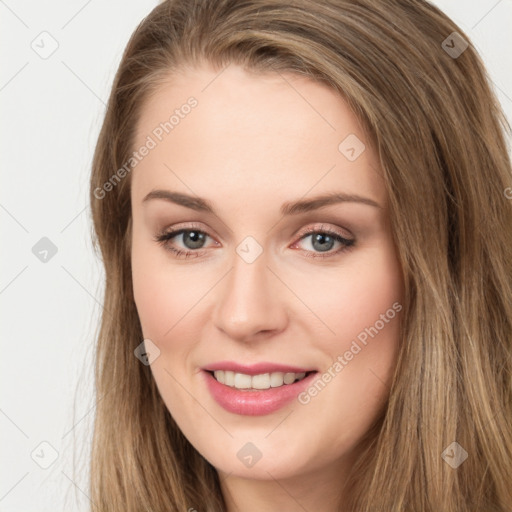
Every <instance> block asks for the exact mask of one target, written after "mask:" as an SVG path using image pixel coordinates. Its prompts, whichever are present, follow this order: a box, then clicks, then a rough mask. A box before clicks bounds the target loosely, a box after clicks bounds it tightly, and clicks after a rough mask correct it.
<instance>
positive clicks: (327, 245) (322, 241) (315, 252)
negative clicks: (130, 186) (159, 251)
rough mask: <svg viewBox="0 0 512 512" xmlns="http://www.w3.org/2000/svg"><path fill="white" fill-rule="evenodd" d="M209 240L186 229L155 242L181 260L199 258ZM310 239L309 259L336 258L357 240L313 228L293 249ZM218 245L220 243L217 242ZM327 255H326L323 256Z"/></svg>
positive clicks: (172, 231)
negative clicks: (177, 243)
mask: <svg viewBox="0 0 512 512" xmlns="http://www.w3.org/2000/svg"><path fill="white" fill-rule="evenodd" d="M180 238H181V244H182V246H184V247H182V248H180V247H176V246H175V243H171V241H172V240H173V239H178V240H179V239H180ZM208 238H211V237H210V235H208V233H206V232H205V231H202V230H200V229H197V228H194V227H186V228H180V229H175V230H171V231H165V232H163V233H160V234H159V235H157V236H156V237H155V238H154V240H155V241H156V242H158V243H160V244H162V245H163V246H164V248H165V249H166V250H168V251H170V252H172V253H173V254H174V255H175V256H176V257H179V258H197V257H199V256H202V255H203V254H204V252H205V251H204V250H203V251H201V249H204V244H205V242H206V240H207V239H208ZM308 238H310V239H311V241H310V243H309V245H310V247H311V248H312V250H311V249H303V251H304V253H305V256H306V257H308V258H328V257H332V256H335V255H336V254H339V253H341V252H343V251H346V250H348V249H349V248H351V247H353V246H354V243H355V239H352V238H345V237H344V236H343V235H342V234H341V233H338V232H337V231H334V230H332V229H328V228H327V229H326V228H324V227H323V226H313V227H310V228H308V229H307V230H306V231H305V232H303V233H302V235H301V237H300V239H299V240H298V241H297V242H295V243H294V244H293V245H292V247H291V248H293V249H295V248H299V249H300V247H298V245H299V243H300V242H301V241H303V240H306V239H308ZM215 243H216V244H218V242H215ZM336 244H338V245H339V247H338V249H337V250H335V251H332V249H333V247H334V246H335V245H336ZM323 253H325V254H323Z"/></svg>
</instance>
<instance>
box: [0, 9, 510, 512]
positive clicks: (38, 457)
mask: <svg viewBox="0 0 512 512" xmlns="http://www.w3.org/2000/svg"><path fill="white" fill-rule="evenodd" d="M157 3H158V2H157V0H139V1H137V2H131V3H130V2H127V1H126V0H124V1H122V0H108V1H105V0H104V1H100V0H88V1H87V0H73V1H69V0H68V1H66V2H65V1H63V0H60V1H52V2H36V1H35V0H32V1H23V0H19V1H17V2H16V1H15V0H5V1H3V0H0V23H1V25H0V34H1V35H0V38H1V42H0V48H1V52H2V53H1V73H0V108H1V114H0V119H1V125H0V126H1V144H2V147H1V153H0V154H1V159H2V160H1V161H2V166H1V179H2V187H1V189H0V227H1V236H2V251H1V254H2V264H1V267H0V268H1V275H0V308H1V309H0V311H1V315H2V317H1V324H0V325H1V328H2V338H1V343H2V357H1V363H0V364H1V368H0V372H1V373H0V375H1V384H2V387H1V390H2V393H1V396H0V429H1V430H0V432H1V450H2V451H1V455H0V460H1V461H2V462H1V464H0V512H15V511H16V512H31V511H38V512H40V511H51V512H55V511H57V510H66V511H76V510H88V509H89V506H90V501H89V498H88V497H87V485H88V474H87V471H88V460H87V458H88V454H89V450H90V440H91V427H92V421H93V419H94V405H95V397H94V396H93V381H92V375H93V374H92V356H93V352H92V349H93V343H94V336H95V333H96V328H97V324H98V321H99V315H100V312H101V308H102V306H101V298H102V290H103V283H102V282H103V278H104V274H103V269H102V268H101V265H100V263H99V261H98V260H97V258H96V257H95V255H94V253H93V250H92V245H91V241H90V232H91V224H90V218H89V212H88V179H89V172H90V165H91V159H92V154H93V149H94V145H95V142H96V137H97V135H98V133H99V129H100V125H101V121H102V118H103V115H104V111H105V103H106V100H107V97H108V93H109V90H110V86H111V83H112V80H113V76H114V73H115V70H116V68H117V65H118V63H119V60H120V57H121V54H122V51H123V49H124V46H125V45H126V43H127V41H128V38H129V36H130V34H131V33H132V31H133V29H134V28H135V27H136V25H137V24H138V22H139V21H140V20H141V19H142V18H143V17H144V16H145V15H146V14H148V13H149V12H150V10H151V9H152V8H153V7H155V6H156V5H157ZM434 3H435V4H436V5H438V6H439V7H441V8H442V9H443V10H444V11H445V12H446V13H447V14H448V15H449V16H450V17H451V18H452V19H453V20H454V21H455V22H456V23H457V24H458V25H459V26H460V27H461V28H462V29H463V30H464V31H465V32H466V33H467V34H468V35H469V36H470V38H471V40H472V42H473V44H474V46H475V47H476V48H477V50H478V51H479V52H480V54H481V55H482V57H483V59H484V62H485V63H486V65H487V67H488V70H489V72H490V75H491V78H492V80H493V82H494V84H495V87H496V91H497V94H498V98H499V100H500V102H501V104H502V106H503V108H504V109H505V112H506V114H507V116H508V119H509V120H512V99H511V98H512V72H511V66H510V63H511V59H510V54H511V49H512V31H510V26H512V0H500V1H497V0H473V1H467V0H458V1H454V0H436V1H435V2H434ZM45 31H46V32H47V33H48V34H50V35H40V34H41V33H42V32H45ZM447 35H448V34H447ZM440 43H441V41H440ZM56 44H58V48H57V49H56V51H55V52H54V53H53V54H52V55H50V56H48V57H47V58H41V56H40V53H42V52H44V51H49V50H51V49H52V45H56ZM32 46H33V47H35V48H36V49H37V51H38V52H39V54H38V53H37V52H36V51H35V49H33V48H32ZM43 56H45V57H46V55H44V54H43ZM43 237H47V238H49V239H50V240H51V241H52V243H53V244H54V245H55V246H56V247H57V253H56V254H55V255H54V256H53V257H51V258H50V256H51V254H49V255H48V257H47V258H48V261H47V262H42V261H40V260H39V259H38V258H37V257H36V255H35V254H34V253H33V252H32V248H33V246H34V245H35V244H36V243H37V242H38V241H39V240H40V239H41V238H43ZM43 255H44V254H41V257H42V256H43ZM40 443H45V444H42V445H41V444H40ZM47 443H49V444H47ZM54 458H55V461H53V459H54ZM74 459H75V462H76V471H74V469H73V460H74ZM41 466H48V467H47V468H46V469H44V467H41Z"/></svg>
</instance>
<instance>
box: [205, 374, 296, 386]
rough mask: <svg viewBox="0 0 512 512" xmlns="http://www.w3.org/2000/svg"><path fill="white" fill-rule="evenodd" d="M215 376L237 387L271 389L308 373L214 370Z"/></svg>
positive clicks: (221, 381) (222, 381)
mask: <svg viewBox="0 0 512 512" xmlns="http://www.w3.org/2000/svg"><path fill="white" fill-rule="evenodd" d="M213 375H214V376H215V378H216V379H217V380H218V381H219V382H220V383H221V384H225V385H226V386H230V387H234V388H237V389H251V388H252V389H269V388H271V387H272V388H278V387H279V386H282V385H283V384H292V383H293V382H295V381H296V380H301V379H303V378H304V377H305V376H306V373H305V372H303V373H283V372H274V373H262V374H259V375H246V374H245V373H235V372H232V371H229V370H216V371H215V372H213Z"/></svg>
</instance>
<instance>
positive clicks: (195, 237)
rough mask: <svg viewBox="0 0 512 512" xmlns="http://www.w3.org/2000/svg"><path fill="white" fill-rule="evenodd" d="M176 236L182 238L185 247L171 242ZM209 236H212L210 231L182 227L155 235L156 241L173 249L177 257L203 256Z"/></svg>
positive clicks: (166, 247)
mask: <svg viewBox="0 0 512 512" xmlns="http://www.w3.org/2000/svg"><path fill="white" fill-rule="evenodd" d="M174 238H177V239H179V238H181V242H182V244H183V245H184V246H185V247H184V249H180V248H179V247H174V246H173V245H172V244H171V243H170V242H171V240H173V239H174ZM207 238H210V236H209V235H208V233H206V232H204V231H201V230H200V229H195V228H181V229H176V230H174V231H167V232H163V233H161V234H159V235H157V236H156V237H155V241H156V242H159V243H161V244H162V245H163V246H164V247H165V249H166V250H168V251H171V252H172V253H174V254H175V255H176V256H177V257H183V258H191V257H192V258H196V257H198V256H201V254H202V252H201V251H198V249H202V248H203V245H204V243H205V241H206V239H207Z"/></svg>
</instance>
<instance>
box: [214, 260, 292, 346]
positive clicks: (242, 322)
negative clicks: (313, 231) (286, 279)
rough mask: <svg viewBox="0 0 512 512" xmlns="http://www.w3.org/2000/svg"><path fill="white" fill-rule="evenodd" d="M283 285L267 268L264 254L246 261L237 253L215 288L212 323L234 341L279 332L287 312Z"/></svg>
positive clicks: (285, 319) (282, 328) (286, 319)
mask: <svg viewBox="0 0 512 512" xmlns="http://www.w3.org/2000/svg"><path fill="white" fill-rule="evenodd" d="M283 288H284V286H283V284H282V283H281V282H280V281H279V279H277V278H276V276H275V275H274V273H273V272H272V271H271V270H269V268H268V267H267V261H266V258H265V257H264V254H262V255H260V256H259V257H258V258H257V259H256V260H255V261H254V262H252V263H247V262H246V261H244V260H243V259H242V258H240V257H239V256H238V255H237V254H235V256H234V259H233V268H232V269H231V271H230V272H229V273H228V275H227V276H226V277H225V279H223V283H222V286H221V287H219V289H218V294H219V295H218V296H217V297H216V299H217V301H216V306H215V309H214V313H213V322H214V325H215V326H216V327H217V328H218V329H219V330H220V331H222V332H223V333H224V334H225V335H226V336H228V337H230V338H232V339H234V340H237V341H245V342H248V341H252V340H255V339H257V338H258V339H259V338H261V337H262V336H264V337H265V338H266V337H268V336H270V335H271V334H276V333H278V332H281V331H282V330H284V329H285V328H286V325H287V321H288V315H287V308H286V304H285V300H286V298H285V297H284V296H283V293H285V290H283Z"/></svg>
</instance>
